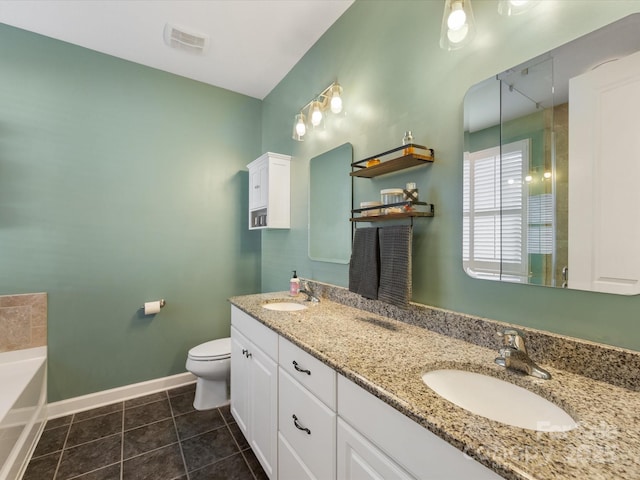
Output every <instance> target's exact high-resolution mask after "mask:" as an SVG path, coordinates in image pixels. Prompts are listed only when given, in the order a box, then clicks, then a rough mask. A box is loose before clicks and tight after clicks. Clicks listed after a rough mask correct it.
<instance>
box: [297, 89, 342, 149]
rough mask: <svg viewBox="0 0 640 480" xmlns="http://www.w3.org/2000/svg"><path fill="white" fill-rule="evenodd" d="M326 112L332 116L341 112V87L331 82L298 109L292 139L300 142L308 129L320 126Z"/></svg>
mask: <svg viewBox="0 0 640 480" xmlns="http://www.w3.org/2000/svg"><path fill="white" fill-rule="evenodd" d="M328 110H329V111H331V112H332V113H334V114H338V113H340V112H342V87H341V86H340V84H339V83H338V82H333V83H332V84H331V85H329V86H328V87H327V88H325V89H324V90H323V91H322V93H320V94H319V95H318V96H316V97H314V98H313V100H311V101H310V102H309V103H307V104H306V105H305V106H304V107H302V108H301V109H300V112H298V113H297V114H296V116H295V119H294V122H293V135H292V138H293V139H294V140H297V141H299V142H302V141H303V140H304V136H305V135H306V133H307V130H308V129H309V127H312V128H315V127H318V126H320V125H321V124H322V122H323V120H324V116H325V114H326V113H327V111H328ZM307 121H309V124H307Z"/></svg>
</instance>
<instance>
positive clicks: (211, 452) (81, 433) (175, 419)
mask: <svg viewBox="0 0 640 480" xmlns="http://www.w3.org/2000/svg"><path fill="white" fill-rule="evenodd" d="M194 391H195V384H193V385H187V386H185V387H180V388H176V389H173V390H167V391H164V392H159V393H154V394H151V395H147V396H144V397H138V398H134V399H131V400H127V401H125V402H118V403H114V404H111V405H107V406H104V407H100V408H96V409H93V410H88V411H85V412H80V413H76V414H73V415H69V416H66V417H62V418H56V419H53V420H50V421H48V422H47V424H46V426H45V430H44V432H43V433H42V437H41V438H40V441H39V442H38V445H37V447H36V450H35V452H34V455H33V458H32V459H31V461H30V462H29V466H28V467H27V471H26V473H25V475H24V477H23V480H67V479H77V480H147V479H148V480H174V479H175V480H267V476H266V474H265V473H264V471H263V470H262V467H261V466H260V464H259V463H258V460H257V459H256V457H255V455H254V454H253V452H252V451H251V449H250V448H249V445H248V443H247V441H246V440H245V438H244V436H243V435H242V433H241V432H240V430H239V428H238V426H237V425H236V423H235V421H234V419H233V417H232V416H231V413H230V411H229V407H222V408H216V409H213V410H207V411H196V410H194V408H193V405H192V402H193V395H194Z"/></svg>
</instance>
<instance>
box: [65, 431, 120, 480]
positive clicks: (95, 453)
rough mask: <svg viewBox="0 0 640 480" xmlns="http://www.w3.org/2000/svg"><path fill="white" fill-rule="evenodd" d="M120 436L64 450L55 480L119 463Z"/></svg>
mask: <svg viewBox="0 0 640 480" xmlns="http://www.w3.org/2000/svg"><path fill="white" fill-rule="evenodd" d="M121 437H122V436H121V435H112V436H111V437H107V438H102V439H100V440H96V441H93V442H90V443H85V444H82V445H80V446H77V447H73V448H66V449H65V450H64V451H63V453H62V461H61V462H60V468H59V470H58V474H57V475H56V480H66V479H68V478H71V477H74V476H78V475H81V474H84V473H87V472H91V471H93V470H97V469H99V468H102V467H106V466H107V465H111V464H113V463H116V462H119V461H120V456H121V442H120V440H121Z"/></svg>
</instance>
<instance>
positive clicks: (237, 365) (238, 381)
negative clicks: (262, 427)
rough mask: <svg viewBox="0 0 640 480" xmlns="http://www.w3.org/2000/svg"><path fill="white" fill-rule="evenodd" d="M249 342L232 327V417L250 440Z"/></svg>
mask: <svg viewBox="0 0 640 480" xmlns="http://www.w3.org/2000/svg"><path fill="white" fill-rule="evenodd" d="M248 349H249V340H247V339H246V338H245V337H244V335H242V334H241V333H240V332H238V330H236V329H235V328H234V327H231V415H233V418H235V420H236V423H237V424H238V427H239V428H240V430H241V431H242V433H243V434H244V436H245V437H247V438H248V436H249V430H248V421H249V359H248V358H247V357H246V356H245V353H244V352H246V351H247V350H248Z"/></svg>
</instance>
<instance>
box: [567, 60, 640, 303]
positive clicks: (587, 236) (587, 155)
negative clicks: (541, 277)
mask: <svg viewBox="0 0 640 480" xmlns="http://www.w3.org/2000/svg"><path fill="white" fill-rule="evenodd" d="M638 112H640V52H639V53H635V54H633V55H629V56H627V57H625V58H622V59H620V60H617V61H614V62H609V63H606V64H604V65H601V66H600V67H598V68H596V69H594V70H591V71H589V72H587V73H584V74H582V75H579V76H577V77H574V78H572V79H571V80H570V81H569V158H570V162H569V212H570V213H571V214H570V215H569V279H568V284H569V287H570V288H576V289H580V290H591V291H597V292H606V293H619V294H625V295H635V294H638V293H640V255H638V245H640V210H638V205H640V188H638V179H640V161H639V160H640V135H638Z"/></svg>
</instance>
